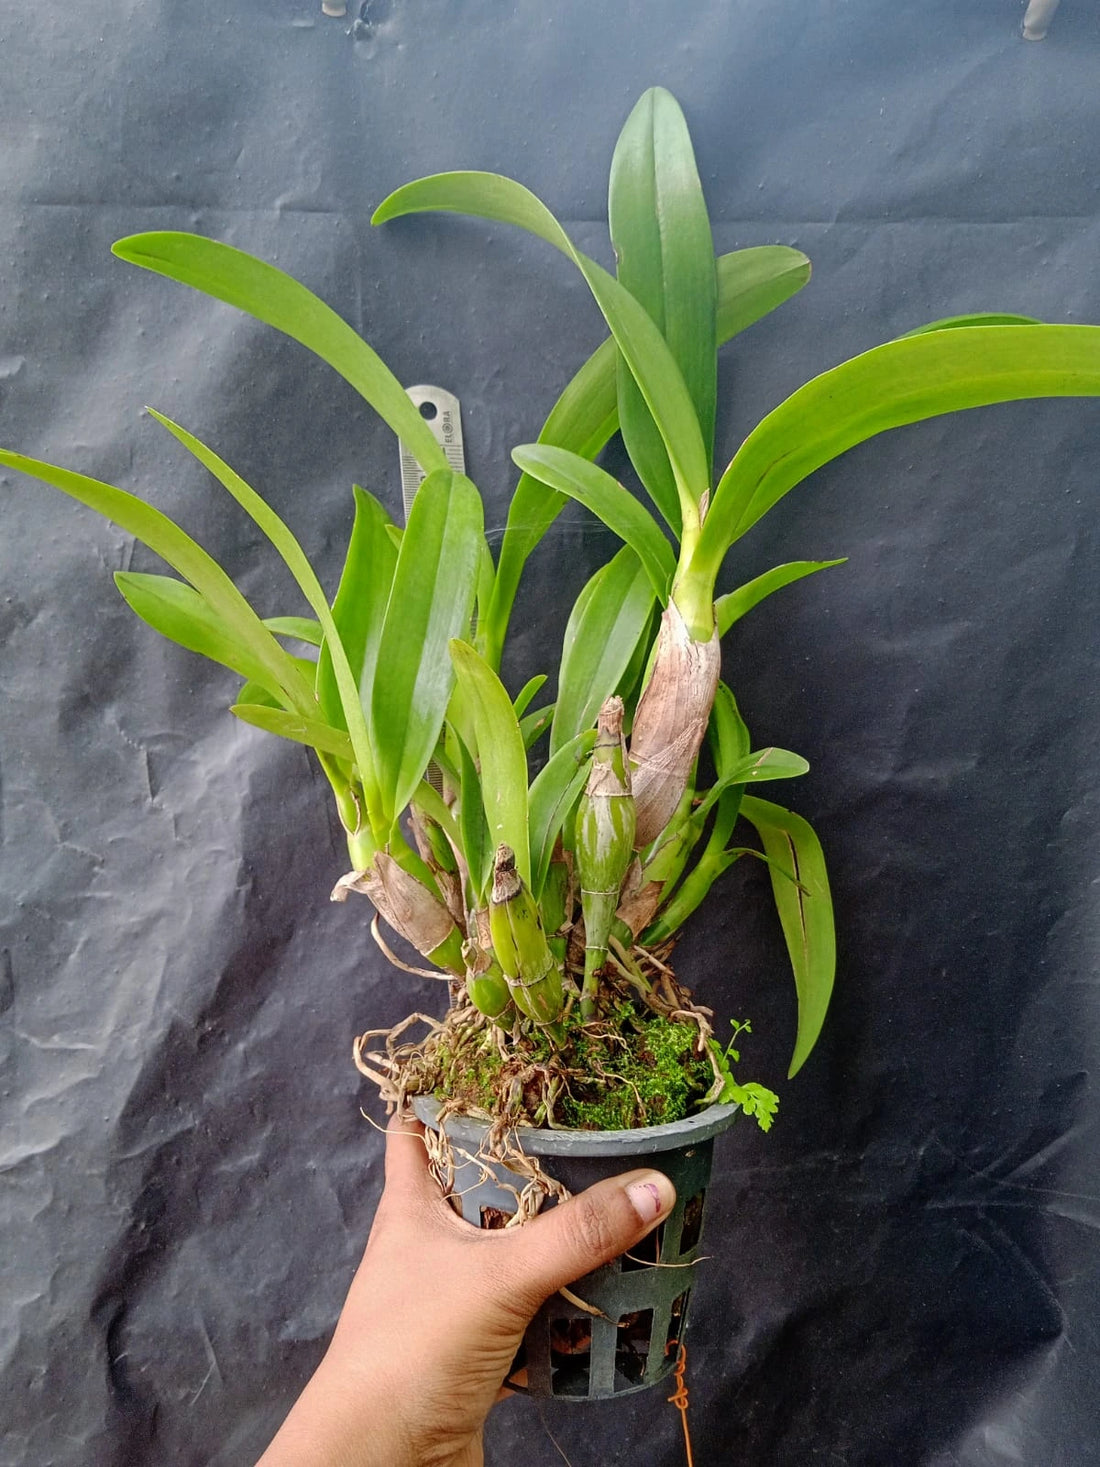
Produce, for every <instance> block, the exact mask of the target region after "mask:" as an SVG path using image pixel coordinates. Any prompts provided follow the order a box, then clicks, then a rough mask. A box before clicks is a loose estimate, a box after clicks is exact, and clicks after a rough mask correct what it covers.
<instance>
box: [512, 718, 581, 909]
mask: <svg viewBox="0 0 1100 1467" xmlns="http://www.w3.org/2000/svg"><path fill="white" fill-rule="evenodd" d="M595 742H596V730H595V729H594V728H587V729H585V730H584V731H583V732H582V733H579V734H578V735H577V737H576V738H575V739H570V740H569V742H568V743H567V744H563V745H562V747H561V748H560V749H559V750H558V752H557V753H556V754H555V755H553V757H552V758H550V759H548V760H547V761H546V763H545V764H544V765H543V766H542V768H541V769H540V770H539V772H538V774H537V775H536V776H535V778H534V779H533V780H532V781H531V788H530V791H529V792H528V797H527V800H528V809H529V812H530V813H529V820H530V833H531V891H532V893H533V894H534V897H535V900H536V901H538V899H539V898H540V897H541V896H542V890H543V887H544V886H545V885H546V876H547V873H548V872H549V870H550V862H551V861H552V859H553V856H554V843H555V841H556V840H557V838H558V834H559V832H560V830H561V828H562V826H563V825H564V824H565V822H566V820H567V819H568V816H569V812H570V810H572V808H573V806H574V805H575V804H576V803H577V801H578V800H579V799H580V797H581V791H582V790H583V789H584V786H585V784H586V783H587V781H588V775H589V771H590V767H591V766H590V765H589V762H588V758H587V756H588V755H589V754H590V753H591V752H592V748H593V745H594V744H595Z"/></svg>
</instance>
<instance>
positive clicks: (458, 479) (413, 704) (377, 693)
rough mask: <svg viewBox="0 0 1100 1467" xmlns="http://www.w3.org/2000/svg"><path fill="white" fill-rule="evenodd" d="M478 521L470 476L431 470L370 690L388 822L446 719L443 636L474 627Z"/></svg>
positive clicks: (407, 536) (407, 537)
mask: <svg viewBox="0 0 1100 1467" xmlns="http://www.w3.org/2000/svg"><path fill="white" fill-rule="evenodd" d="M482 523H483V519H482V509H481V497H480V496H479V494H478V492H477V490H476V489H475V487H474V485H473V484H472V483H471V482H470V480H469V479H467V478H466V476H465V475H464V474H455V473H452V472H451V470H449V469H441V470H439V471H438V472H436V473H432V474H429V475H428V477H427V478H426V479H425V480H424V482H423V483H422V484H421V486H420V488H419V489H418V490H417V493H416V498H415V499H414V500H413V505H412V509H411V510H410V512H409V522H408V525H407V526H406V528H405V533H404V535H403V537H402V540H401V550H400V553H399V555H398V557H397V567H396V570H395V571H394V577H393V588H392V590H391V592H390V600H389V605H388V606H387V608H386V616H385V620H384V622H383V625H382V633H381V636H380V638H379V643H378V668H379V673H378V675H377V676H376V677H375V678H374V687H373V692H372V698H371V724H370V726H371V738H372V741H373V744H374V747H375V750H376V757H377V763H378V770H379V777H380V783H381V788H382V798H383V803H384V805H385V808H386V809H387V811H388V813H389V814H390V817H391V822H392V819H393V818H394V817H396V816H397V815H398V814H399V813H400V812H401V810H403V809H404V807H405V806H406V805H407V804H408V802H409V798H410V797H411V795H412V792H413V790H415V789H416V786H417V785H418V784H419V783H420V780H421V778H422V777H423V774H424V771H425V769H426V768H427V766H428V762H429V760H430V759H431V757H432V753H433V751H434V749H435V745H436V742H437V740H438V738H439V732H440V729H441V728H442V727H443V718H444V714H445V713H446V710H447V702H448V699H449V698H450V695H451V688H452V686H453V684H454V669H453V667H452V664H451V657H450V653H449V651H448V644H449V643H450V641H451V640H452V638H454V637H456V636H458V635H459V634H461V633H465V632H468V631H469V628H470V613H471V612H472V610H473V605H474V592H475V588H476V584H477V574H478V565H479V562H480V558H481V545H482V543H483V540H482ZM509 706H510V705H509Z"/></svg>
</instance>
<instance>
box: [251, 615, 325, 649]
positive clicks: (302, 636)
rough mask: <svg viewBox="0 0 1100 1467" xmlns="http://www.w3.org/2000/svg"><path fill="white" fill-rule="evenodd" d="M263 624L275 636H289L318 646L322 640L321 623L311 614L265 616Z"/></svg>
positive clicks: (293, 639)
mask: <svg viewBox="0 0 1100 1467" xmlns="http://www.w3.org/2000/svg"><path fill="white" fill-rule="evenodd" d="M264 626H265V627H267V629H268V631H269V632H274V633H275V635H276V636H277V637H289V638H290V639H291V640H292V641H294V642H308V643H309V645H310V646H311V647H319V646H320V645H321V640H322V632H321V623H320V622H318V621H314V620H313V618H312V617H311V616H265V617H264Z"/></svg>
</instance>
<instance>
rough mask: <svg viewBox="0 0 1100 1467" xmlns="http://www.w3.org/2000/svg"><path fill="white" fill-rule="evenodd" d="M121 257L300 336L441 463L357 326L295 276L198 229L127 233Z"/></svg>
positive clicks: (435, 464)
mask: <svg viewBox="0 0 1100 1467" xmlns="http://www.w3.org/2000/svg"><path fill="white" fill-rule="evenodd" d="M112 249H113V252H114V254H116V255H117V256H118V257H119V259H120V260H128V261H129V262H130V264H132V265H140V266H141V267H142V269H145V270H152V271H154V272H155V273H156V274H158V275H166V276H168V278H169V279H170V280H179V281H182V283H183V284H184V285H190V286H193V287H194V288H195V289H196V290H201V291H202V292H203V294H204V295H209V296H213V297H214V299H215V300H219V301H225V302H227V304H229V305H231V306H236V307H237V308H238V310H241V311H246V312H247V313H248V314H249V315H250V316H255V317H256V319H257V320H259V321H264V322H266V323H267V325H269V326H274V327H275V329H276V330H277V331H282V332H284V333H285V334H286V335H287V336H290V337H293V339H294V340H295V341H298V342H301V344H302V345H303V346H306V347H308V348H309V349H310V351H312V352H314V353H315V354H316V355H317V356H319V357H320V358H321V360H322V361H324V362H327V363H328V365H329V366H330V367H332V368H333V369H334V370H335V371H337V372H339V374H340V376H341V377H343V378H344V380H345V381H346V382H349V383H350V384H351V385H352V387H354V388H355V390H356V391H357V392H358V393H359V394H360V395H361V396H362V397H364V398H365V399H366V401H367V402H368V403H370V405H371V407H372V408H374V410H375V412H376V413H377V414H378V416H379V417H380V418H382V420H383V421H384V422H386V423H388V424H389V426H390V427H391V428H392V429H393V431H394V432H395V433H396V434H397V436H398V437H399V438H400V439H401V441H402V443H403V444H404V445H405V447H406V448H407V449H408V450H409V452H410V453H411V454H412V455H413V456H414V457H415V458H416V460H417V462H418V463H419V464H420V466H421V468H423V470H424V471H425V473H427V472H429V471H430V470H431V469H442V468H446V467H447V459H446V455H445V454H444V452H443V450H442V448H441V447H440V446H439V444H438V443H437V442H436V440H435V438H434V436H433V435H432V432H431V430H430V428H429V427H428V425H427V424H426V423H425V422H424V419H423V418H422V417H421V416H420V413H419V411H418V410H417V408H416V407H415V406H414V405H413V404H412V402H410V400H409V398H408V395H407V394H406V392H405V389H404V388H403V387H402V386H401V383H400V382H398V380H397V378H396V377H395V376H394V375H393V373H392V372H391V371H390V369H389V368H388V367H387V366H386V364H385V363H384V362H383V361H382V359H381V357H379V356H378V355H377V354H376V353H375V352H374V351H372V350H371V348H370V347H369V346H368V345H367V343H366V342H365V341H364V340H363V338H362V337H361V336H359V335H358V333H357V332H355V331H353V330H352V328H351V327H350V326H349V325H348V324H347V322H346V321H343V320H341V318H340V317H339V316H338V315H337V314H336V312H335V311H334V310H332V308H331V307H330V306H326V305H325V303H324V301H322V300H319V299H318V298H317V296H315V295H314V294H313V292H312V291H310V290H307V288H306V287H305V286H304V285H301V284H300V283H299V282H298V281H297V280H294V279H292V278H291V276H289V275H287V274H285V273H284V272H283V271H282V270H278V269H276V267H275V266H274V265H269V264H267V262H266V261H264V260H258V259H256V258H255V257H254V256H253V255H248V254H245V252H244V251H243V250H238V249H234V248H233V246H232V245H227V244H221V243H220V242H219V241H217V240H213V239H204V238H203V237H202V236H201V235H197V234H183V233H177V232H175V231H167V230H166V231H155V232H152V233H149V234H132V235H130V236H129V237H128V238H126V239H120V240H119V241H118V242H117V243H116V244H115V245H113V246H112Z"/></svg>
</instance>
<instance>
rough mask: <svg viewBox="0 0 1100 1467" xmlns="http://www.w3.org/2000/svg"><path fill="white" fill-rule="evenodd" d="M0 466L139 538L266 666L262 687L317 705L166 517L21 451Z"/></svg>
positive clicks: (237, 597) (292, 667)
mask: <svg viewBox="0 0 1100 1467" xmlns="http://www.w3.org/2000/svg"><path fill="white" fill-rule="evenodd" d="M0 464H2V465H4V466H5V467H7V468H9V469H16V470H18V471H19V472H20V473H23V474H29V475H30V476H31V477H32V478H36V479H41V480H42V481H43V483H46V484H50V485H52V486H53V488H55V489H60V490H61V491H62V493H64V494H68V495H69V497H70V498H72V499H75V500H77V501H78V502H79V503H81V504H86V505H88V506H89V508H91V509H94V510H96V511H97V512H98V513H99V514H101V515H102V516H103V517H104V519H107V520H110V521H111V522H112V523H113V524H116V525H118V526H119V527H120V528H121V529H123V530H125V531H126V533H127V534H129V535H133V536H134V537H135V538H136V539H138V540H140V541H141V543H142V544H143V545H146V546H147V547H148V548H149V549H150V550H152V551H153V553H154V554H155V555H159V556H160V558H161V559H162V560H164V561H167V563H168V564H169V565H170V566H171V567H172V569H173V570H175V571H177V572H178V573H179V574H180V575H181V576H183V577H184V579H185V580H187V581H189V582H190V584H191V585H192V586H193V587H194V588H195V590H196V591H198V592H199V593H200V594H201V595H202V596H203V598H204V599H205V601H206V603H207V605H208V606H209V607H210V610H211V612H212V613H213V614H214V615H215V616H217V617H219V618H220V620H221V622H222V623H223V624H224V626H225V627H226V629H227V631H229V632H230V633H231V634H232V636H233V637H234V638H235V639H236V640H237V641H238V642H239V643H240V645H241V647H242V648H243V649H244V650H245V651H247V653H248V655H249V657H254V658H255V659H256V662H257V664H258V665H259V666H261V667H262V668H264V669H265V685H270V686H271V688H272V689H275V688H278V689H279V691H280V693H281V694H282V695H283V697H284V698H285V699H286V701H287V702H288V703H290V704H291V705H292V706H294V707H297V708H300V709H301V710H302V711H303V712H306V711H308V710H309V709H310V708H311V707H313V706H315V705H314V703H313V693H312V690H311V688H310V685H309V683H308V682H307V681H306V679H305V678H303V677H302V674H301V672H300V671H299V670H298V667H297V664H296V663H295V660H294V659H293V658H292V657H291V656H290V655H289V653H287V652H285V651H284V650H283V648H282V647H280V646H279V643H278V642H277V641H276V640H275V638H274V637H273V636H272V635H271V633H270V632H269V631H268V630H267V628H266V627H265V626H264V624H263V622H262V621H261V620H260V618H259V617H258V616H257V615H256V613H255V612H254V611H253V610H252V607H251V606H250V605H249V604H248V602H247V601H246V600H245V598H244V597H243V596H242V595H241V593H240V592H239V591H238V590H237V588H236V586H235V585H234V584H233V582H232V581H231V580H230V578H229V577H228V576H227V575H226V573H225V571H223V570H222V568H221V566H220V565H219V564H218V563H217V561H216V560H214V559H213V558H212V557H211V556H209V555H208V554H207V553H206V551H205V550H203V549H202V547H201V546H200V545H197V544H196V543H195V541H194V540H192V539H191V537H190V535H187V534H185V533H184V531H183V530H181V529H180V528H179V526H178V525H176V524H174V523H173V521H172V520H170V519H169V518H168V516H167V515H165V514H162V513H161V511H160V510H159V509H154V508H153V506H152V505H149V504H145V503H144V502H143V501H142V500H140V499H138V498H137V497H136V495H133V494H129V493H127V491H126V490H125V489H116V488H115V486H114V485H113V484H104V483H102V482H101V481H100V480H98V479H90V478H88V477H87V475H85V474H78V473H74V472H73V471H72V470H70V469H62V468H58V467H57V466H56V465H54V464H48V463H44V462H43V461H42V460H41V459H34V458H28V457H27V456H26V455H25V454H21V453H11V452H8V451H7V450H4V449H0Z"/></svg>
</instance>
